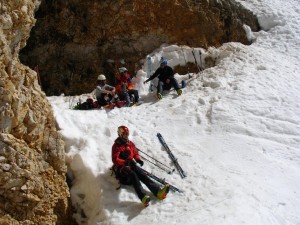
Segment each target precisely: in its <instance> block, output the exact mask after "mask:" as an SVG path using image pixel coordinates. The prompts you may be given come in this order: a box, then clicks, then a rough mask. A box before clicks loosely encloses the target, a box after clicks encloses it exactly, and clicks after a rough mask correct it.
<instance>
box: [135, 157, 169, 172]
mask: <svg viewBox="0 0 300 225" xmlns="http://www.w3.org/2000/svg"><path fill="white" fill-rule="evenodd" d="M141 157H142V158H143V159H144V160H146V161H148V162H149V163H151V164H153V165H154V166H156V167H158V168H160V169H161V170H163V171H166V172H167V173H168V174H171V173H173V171H174V169H173V170H168V169H166V168H163V167H161V166H159V165H157V164H155V163H154V162H152V161H150V160H149V159H147V158H145V157H144V156H141Z"/></svg>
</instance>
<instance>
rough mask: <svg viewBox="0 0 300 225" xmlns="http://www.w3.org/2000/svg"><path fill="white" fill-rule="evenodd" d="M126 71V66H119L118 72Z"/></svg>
mask: <svg viewBox="0 0 300 225" xmlns="http://www.w3.org/2000/svg"><path fill="white" fill-rule="evenodd" d="M126 71H128V70H127V68H126V67H121V68H119V72H120V73H124V72H126Z"/></svg>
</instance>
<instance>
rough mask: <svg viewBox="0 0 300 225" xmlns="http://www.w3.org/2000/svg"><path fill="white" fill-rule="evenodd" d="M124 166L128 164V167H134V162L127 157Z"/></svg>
mask: <svg viewBox="0 0 300 225" xmlns="http://www.w3.org/2000/svg"><path fill="white" fill-rule="evenodd" d="M125 165H126V166H129V167H130V168H132V169H134V168H135V166H136V165H135V162H134V161H133V160H132V159H127V160H126V162H125Z"/></svg>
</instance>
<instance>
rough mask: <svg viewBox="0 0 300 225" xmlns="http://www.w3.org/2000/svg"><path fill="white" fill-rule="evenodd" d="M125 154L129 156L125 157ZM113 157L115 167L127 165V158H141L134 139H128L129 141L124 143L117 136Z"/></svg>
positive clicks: (113, 147)
mask: <svg viewBox="0 0 300 225" xmlns="http://www.w3.org/2000/svg"><path fill="white" fill-rule="evenodd" d="M124 155H126V156H127V155H128V157H127V158H126V159H125V158H124ZM111 157H112V161H113V164H114V165H113V166H114V167H117V166H123V165H125V162H126V160H132V159H135V160H140V159H141V157H140V155H139V153H138V151H137V149H136V147H135V145H134V143H133V142H132V141H127V143H124V142H122V141H121V139H120V138H117V139H116V140H115V143H114V144H113V146H112V154H111Z"/></svg>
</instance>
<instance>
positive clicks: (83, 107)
mask: <svg viewBox="0 0 300 225" xmlns="http://www.w3.org/2000/svg"><path fill="white" fill-rule="evenodd" d="M94 108H99V105H98V102H97V101H95V102H94V100H93V99H91V98H88V99H87V100H86V101H85V102H83V103H80V102H78V103H77V105H76V106H75V107H74V109H78V110H89V109H94Z"/></svg>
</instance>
